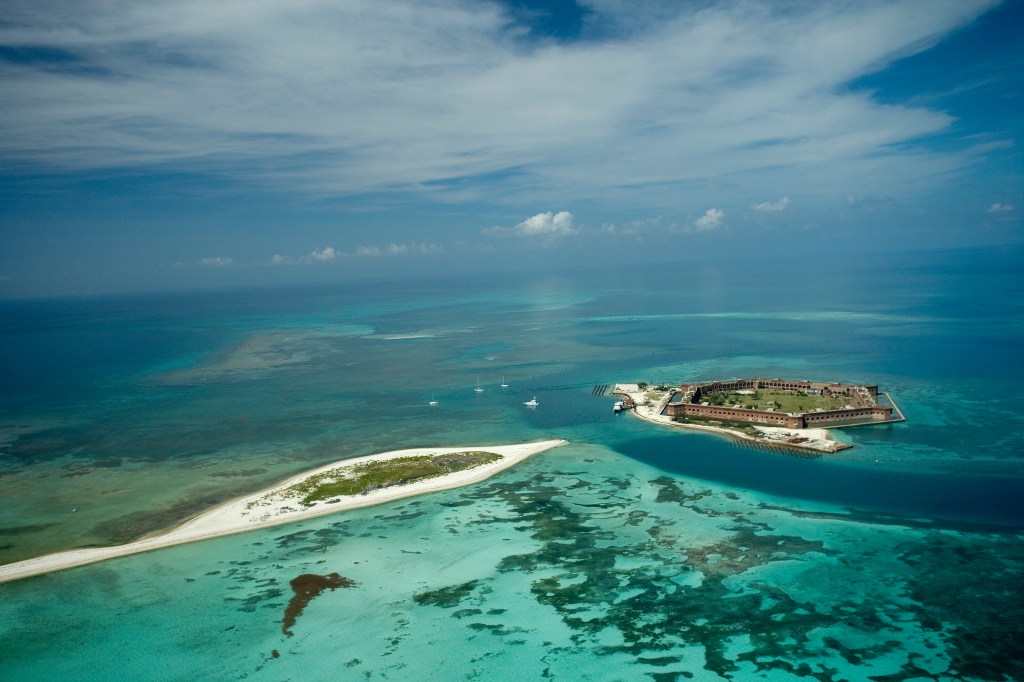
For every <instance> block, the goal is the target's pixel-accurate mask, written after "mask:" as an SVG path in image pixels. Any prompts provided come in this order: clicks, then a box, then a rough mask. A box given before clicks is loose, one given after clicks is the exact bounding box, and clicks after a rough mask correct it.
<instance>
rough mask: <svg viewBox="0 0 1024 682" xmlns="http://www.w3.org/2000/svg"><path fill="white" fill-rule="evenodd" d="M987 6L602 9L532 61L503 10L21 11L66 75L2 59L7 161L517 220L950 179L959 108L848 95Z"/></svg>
mask: <svg viewBox="0 0 1024 682" xmlns="http://www.w3.org/2000/svg"><path fill="white" fill-rule="evenodd" d="M994 2H995V0H978V1H965V0H946V1H943V2H933V3H928V9H927V11H922V3H921V2H919V1H917V0H866V1H865V2H858V3H742V2H740V3H734V2H721V3H678V4H674V3H666V4H664V5H662V6H660V7H659V9H658V10H657V11H656V12H655V11H654V10H651V11H650V12H649V13H648V14H645V15H644V16H642V17H635V18H634V19H633V20H631V21H630V22H629V23H628V24H623V23H621V22H623V21H625V19H624V17H625V16H626V15H623V14H622V12H621V8H622V7H623V4H622V3H617V2H610V1H606V0H591V2H590V9H591V10H592V12H593V14H592V15H591V19H592V20H593V22H594V23H595V24H596V25H609V26H616V27H618V26H620V25H621V26H622V27H623V30H621V31H612V35H613V36H614V37H613V38H608V39H603V40H587V41H581V42H576V43H573V42H565V43H559V44H551V43H549V42H544V43H542V44H538V45H529V44H525V43H524V42H523V41H522V40H521V33H520V32H519V31H520V29H519V28H517V27H516V26H515V23H514V22H513V21H510V17H509V16H508V15H507V14H505V13H503V11H502V9H501V4H500V3H483V2H420V1H414V0H392V1H390V2H379V1H378V0H349V1H348V2H345V3H338V2H335V1H334V0H305V1H304V2H302V3H298V4H296V3H273V2H261V3H252V2H243V1H242V0H233V1H226V0H190V1H188V2H165V3H152V2H146V3H125V2H95V1H88V0H85V1H83V2H76V3H60V7H61V11H60V12H44V11H40V10H39V9H38V5H37V3H36V2H31V1H29V0H23V1H18V0H12V1H11V2H8V3H6V4H5V6H4V22H3V23H2V24H0V44H3V45H6V46H9V47H11V48H12V49H19V48H23V47H25V48H30V49H33V50H50V51H52V52H53V53H55V54H67V55H70V56H72V57H73V58H71V59H68V60H66V61H65V62H57V61H54V60H35V61H32V60H28V61H24V62H21V61H8V62H6V63H5V64H4V69H3V72H2V76H0V78H2V80H0V92H2V93H3V100H4V106H3V107H2V108H0V162H2V163H4V165H5V166H6V167H11V166H12V165H14V166H20V165H22V164H27V165H28V167H31V168H33V169H40V170H43V171H45V170H47V169H58V170H75V171H77V170H91V169H104V168H131V167H147V168H149V167H153V166H156V165H159V166H160V167H161V168H168V169H172V170H182V171H186V172H200V173H203V172H208V173H214V174H222V175H226V176H230V177H233V178H234V177H238V176H242V177H248V178H253V177H255V178H256V179H257V180H259V181H264V182H269V183H273V185H274V186H275V188H290V189H292V190H294V191H303V192H315V193H323V194H328V195H331V196H337V195H354V194H362V193H373V192H390V193H396V192H397V193H403V192H404V193H418V192H429V193H430V194H431V196H436V197H438V198H441V199H444V200H451V201H467V200H480V199H481V198H483V199H488V200H494V201H508V202H510V203H512V202H515V203H517V204H522V203H523V202H524V201H531V202H553V201H558V200H562V199H563V198H564V197H571V198H573V199H588V200H592V199H601V200H604V201H607V202H609V203H614V204H616V205H621V203H622V201H623V200H624V199H628V200H630V201H632V202H633V205H634V206H647V205H650V204H651V202H652V201H653V200H658V199H661V200H667V199H668V198H669V197H675V198H677V199H679V198H682V199H683V200H686V201H694V200H696V198H697V197H699V196H700V193H701V192H702V187H701V183H703V182H705V181H707V179H709V178H726V177H728V178H729V179H730V181H734V182H736V183H743V182H745V183H748V185H747V186H746V187H738V188H737V189H738V191H748V193H749V194H751V195H754V194H755V192H756V188H757V187H759V186H762V181H763V179H764V177H765V176H766V175H767V174H771V177H773V178H776V179H779V180H780V184H781V182H782V181H785V182H786V183H788V186H800V187H802V188H805V190H806V191H811V190H813V189H814V188H817V187H822V188H825V189H831V188H835V187H840V186H844V184H845V186H850V185H851V184H852V183H853V182H854V181H855V180H860V181H863V179H865V178H868V179H870V183H871V184H869V185H865V184H864V182H862V183H861V185H860V186H861V187H862V188H863V189H862V191H863V192H864V193H870V192H871V191H873V190H874V188H875V187H876V186H877V187H879V188H885V187H891V186H894V185H899V186H907V185H906V182H909V181H914V182H917V183H919V184H922V183H923V184H928V183H932V184H935V183H940V182H948V181H949V178H951V177H955V173H951V172H950V171H955V170H956V169H957V168H962V167H965V166H966V164H967V162H968V161H969V159H968V158H967V157H966V155H965V154H966V153H949V154H940V153H937V152H927V151H923V150H922V148H921V147H920V146H917V145H907V144H904V143H906V142H908V141H911V140H916V139H919V138H921V137H922V136H925V135H928V134H933V133H936V132H939V131H941V130H943V129H944V128H946V127H948V126H949V125H950V124H951V122H952V118H951V117H950V116H949V115H947V114H945V113H943V112H942V111H939V110H932V109H928V108H926V107H925V106H923V105H922V104H919V103H918V104H914V105H904V106H897V105H891V104H886V103H882V102H880V101H876V100H874V99H873V95H872V93H871V92H870V91H868V90H866V89H863V90H851V89H850V88H849V87H848V84H849V83H850V82H851V81H853V80H854V79H856V78H858V77H860V76H863V75H865V74H869V73H872V72H875V71H877V70H879V69H881V68H884V66H885V65H886V64H888V63H890V62H892V61H894V60H896V59H898V58H901V57H905V56H907V55H909V54H913V53H915V52H918V51H920V50H923V49H926V48H927V47H929V46H931V45H933V44H934V43H935V42H937V41H938V40H939V39H940V38H941V37H942V36H945V35H948V34H949V33H951V32H952V31H954V30H956V29H957V28H959V27H962V26H964V25H966V24H967V23H969V22H970V21H971V20H973V19H974V18H975V17H976V16H977V15H979V14H980V13H982V12H983V11H985V10H986V9H988V8H989V7H991V6H993V4H994ZM632 14H634V15H636V14H640V13H639V12H636V11H633V12H632ZM655 14H656V15H657V16H656V17H655V16H654V15H655ZM653 18H656V21H655V20H653ZM602 22H604V23H603V24H602ZM978 153H982V152H978ZM608 159H615V163H608V162H607V161H608ZM510 169H515V172H509V171H510ZM680 188H685V191H686V192H689V195H688V196H686V197H680ZM523 229H524V230H527V229H529V228H528V227H524V228H523Z"/></svg>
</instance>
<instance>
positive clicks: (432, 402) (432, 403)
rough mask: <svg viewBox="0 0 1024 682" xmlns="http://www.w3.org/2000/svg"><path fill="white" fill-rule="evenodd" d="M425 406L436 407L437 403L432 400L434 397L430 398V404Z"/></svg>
mask: <svg viewBox="0 0 1024 682" xmlns="http://www.w3.org/2000/svg"><path fill="white" fill-rule="evenodd" d="M427 404H428V405H430V406H431V407H433V406H434V405H437V401H436V400H434V396H433V395H431V396H430V402H429V403H427Z"/></svg>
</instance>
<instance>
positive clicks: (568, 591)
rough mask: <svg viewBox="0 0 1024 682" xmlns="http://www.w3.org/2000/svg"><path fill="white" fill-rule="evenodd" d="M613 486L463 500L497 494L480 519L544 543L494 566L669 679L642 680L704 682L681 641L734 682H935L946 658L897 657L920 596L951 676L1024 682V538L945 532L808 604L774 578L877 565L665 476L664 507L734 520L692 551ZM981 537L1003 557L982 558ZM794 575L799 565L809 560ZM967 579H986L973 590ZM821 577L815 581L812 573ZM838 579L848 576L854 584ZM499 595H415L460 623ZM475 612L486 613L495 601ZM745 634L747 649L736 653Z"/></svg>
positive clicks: (604, 650)
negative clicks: (795, 681)
mask: <svg viewBox="0 0 1024 682" xmlns="http://www.w3.org/2000/svg"><path fill="white" fill-rule="evenodd" d="M610 483H612V481H609V480H600V481H595V482H592V483H585V479H582V478H580V477H579V476H578V475H576V474H574V475H573V478H572V482H571V483H570V484H569V485H570V486H571V488H572V490H574V491H575V490H581V491H582V492H583V493H584V494H587V493H591V494H593V495H595V496H596V497H597V499H603V500H606V502H605V503H603V504H599V505H596V506H595V505H594V504H593V503H592V502H590V501H589V500H586V501H583V500H576V499H574V495H573V494H568V493H567V487H566V486H565V485H564V478H562V477H558V476H544V475H536V476H533V477H531V478H530V479H528V480H519V481H515V482H509V483H501V482H492V483H490V484H489V485H486V486H482V487H479V488H476V489H474V490H473V491H471V492H470V491H467V492H466V493H464V494H463V497H464V499H479V500H483V499H490V500H493V499H495V498H498V499H502V500H503V501H504V502H505V503H506V504H507V505H508V510H509V511H508V512H507V513H501V514H499V515H487V516H482V517H480V518H477V519H475V520H473V521H470V522H469V524H471V525H487V524H511V525H513V526H514V527H515V528H516V529H517V530H518V531H520V532H523V533H525V534H527V535H528V536H529V537H530V538H532V539H533V540H534V541H536V542H537V543H538V544H539V547H537V548H536V549H535V550H533V551H529V552H525V553H521V554H513V555H508V556H505V557H504V558H502V559H501V560H500V561H499V562H498V564H497V567H496V568H497V570H498V571H499V572H517V573H524V574H536V577H535V578H534V579H533V581H532V583H531V585H530V592H531V594H532V595H533V597H534V599H535V600H536V601H537V602H538V603H539V604H542V605H544V606H545V607H547V608H550V609H553V610H554V611H555V612H556V613H557V614H558V615H559V617H560V619H561V620H562V622H563V623H564V624H565V625H567V626H568V627H569V628H571V629H572V631H573V634H572V640H573V642H574V644H575V645H576V646H579V647H588V648H592V649H594V651H595V653H597V654H599V655H600V654H609V655H614V654H627V655H630V656H633V657H635V661H636V663H637V664H638V665H645V666H650V667H654V668H660V669H661V670H659V671H648V672H646V673H643V675H644V676H646V677H649V678H653V679H666V680H667V679H686V678H689V677H692V672H691V671H686V670H679V669H678V668H679V667H685V666H684V664H685V662H686V661H685V660H684V659H681V658H679V655H678V651H679V647H680V646H698V647H700V648H701V649H702V650H703V652H704V667H705V668H706V669H707V670H709V671H711V672H713V673H715V674H717V675H720V676H722V677H725V678H733V679H738V676H739V675H740V673H741V672H743V671H744V670H745V671H747V672H750V673H754V671H756V674H757V675H758V676H764V675H771V674H772V673H773V672H774V673H783V674H788V675H793V676H798V677H802V678H807V679H816V680H821V681H822V682H825V681H831V680H835V679H841V678H842V677H843V672H842V669H841V666H844V665H853V666H862V665H868V664H871V663H872V662H875V661H882V662H883V663H882V665H883V666H886V665H888V666H889V667H890V669H891V670H892V673H893V674H892V675H890V676H889V677H888V678H887V679H906V678H907V677H917V676H920V677H922V678H925V679H932V678H936V677H935V674H928V673H926V672H925V670H926V669H928V668H933V667H934V666H935V662H934V661H933V662H925V661H923V660H921V658H920V655H919V654H916V653H911V654H910V655H909V659H908V660H907V661H906V662H905V663H904V664H903V665H902V669H900V667H899V665H898V664H897V667H896V668H892V667H891V666H892V664H891V663H889V664H886V663H884V662H885V661H889V660H892V659H893V658H894V657H898V655H899V652H900V651H902V650H903V649H904V646H905V643H904V638H905V636H906V633H905V631H904V625H903V623H905V621H906V620H907V613H908V610H911V609H912V607H908V604H907V603H906V602H905V601H903V600H902V599H899V600H893V599H891V595H892V594H893V593H900V592H902V593H904V594H905V593H907V592H909V593H910V595H911V596H912V597H913V599H915V600H916V601H918V602H920V603H921V606H920V607H919V608H918V610H917V613H916V614H915V615H916V616H917V617H916V618H915V621H916V627H918V628H920V630H921V631H922V632H924V633H925V634H926V635H928V636H930V637H935V638H938V641H947V642H949V644H950V647H951V648H950V651H951V652H953V662H952V664H951V665H950V668H949V671H948V672H946V673H941V674H939V677H941V676H942V675H947V676H948V675H949V674H952V675H954V676H957V675H964V676H969V677H971V678H974V679H980V680H997V679H999V680H1001V679H1004V677H1000V676H999V673H1004V674H1009V675H1010V676H1011V678H1012V679H1024V668H1022V665H1024V664H1022V663H1021V649H1020V647H1019V642H1020V641H1024V576H1022V575H1021V572H1022V570H1024V544H1022V543H1021V542H1020V538H1018V537H1016V536H1014V537H1012V538H1011V537H1008V536H1000V539H991V540H986V539H985V538H986V536H973V535H972V536H964V537H958V536H953V535H944V536H943V542H940V543H936V542H931V541H929V542H921V543H916V542H915V543H910V544H908V545H907V546H906V547H904V548H902V550H901V551H902V554H899V555H898V556H897V555H893V554H886V555H884V556H879V557H878V558H877V562H878V565H877V566H874V564H872V565H871V567H870V568H869V569H868V570H869V571H870V573H871V574H872V578H871V579H870V580H867V581H866V584H865V585H862V586H860V587H858V588H857V589H853V590H850V591H848V592H847V591H844V590H842V589H831V588H828V587H824V588H823V589H825V591H824V592H822V594H821V597H820V599H817V600H815V601H814V602H813V603H808V602H807V596H806V595H807V587H806V586H801V588H800V591H794V592H793V594H791V593H790V588H789V586H788V585H787V584H786V583H784V582H778V581H775V580H773V579H772V578H771V576H772V575H773V572H772V571H771V570H763V569H765V568H766V567H768V566H770V565H772V564H777V563H788V564H790V565H794V562H799V563H803V564H806V565H807V566H808V568H811V567H820V573H821V575H822V578H823V579H825V580H826V582H825V583H823V586H825V585H828V582H827V581H828V580H829V579H830V578H829V576H830V575H833V574H836V572H837V571H839V572H840V573H839V574H836V575H841V572H842V571H849V570H854V569H851V568H850V567H851V566H856V567H857V568H856V571H857V572H859V571H861V570H864V569H862V568H861V564H860V562H861V561H872V560H871V559H870V558H869V555H859V554H858V555H856V556H852V557H851V556H848V555H847V554H845V553H844V552H841V551H839V550H838V549H836V548H834V547H831V546H829V545H828V544H826V542H824V541H823V540H819V539H807V538H804V537H801V536H799V535H794V534H792V533H779V532H776V531H774V530H773V529H772V528H771V527H770V526H769V525H767V524H766V523H764V522H761V521H758V522H755V521H754V520H752V519H750V518H749V517H748V514H750V510H749V509H747V510H744V509H742V508H741V509H737V510H735V511H726V510H722V509H721V508H717V505H712V504H711V502H712V501H713V500H715V499H717V497H716V495H715V494H714V493H712V492H711V491H710V490H708V489H707V488H705V487H704V486H702V485H700V484H694V483H690V482H687V481H684V480H679V479H674V478H672V477H669V476H663V477H659V478H657V479H654V480H653V481H650V482H649V483H650V485H651V486H652V489H653V491H654V492H655V494H656V498H655V499H656V501H657V502H658V503H661V504H668V505H672V506H676V505H678V506H680V507H684V508H686V509H688V510H690V511H691V512H693V513H696V514H698V515H700V516H704V517H712V518H719V519H724V520H725V521H726V522H727V523H728V524H729V525H728V526H727V527H726V528H722V531H723V532H724V535H722V534H717V535H715V536H714V538H713V539H708V540H707V541H704V542H703V543H701V542H700V541H694V540H686V541H681V540H680V538H681V537H692V536H691V535H690V534H687V533H681V532H680V531H681V530H682V529H681V528H680V527H679V525H678V524H680V521H679V520H678V518H677V515H676V514H674V513H672V514H666V515H665V516H659V515H656V514H653V513H651V512H650V511H643V510H638V509H636V508H634V507H633V505H632V502H631V499H627V495H628V492H627V491H629V490H630V489H629V488H628V487H627V486H626V485H625V481H621V482H620V483H622V485H612V486H611V489H612V490H615V491H617V493H616V495H611V496H609V495H607V491H608V490H609V485H610ZM584 484H585V485H584ZM633 485H634V486H635V485H637V482H636V481H635V480H634V481H633ZM588 486H589V488H590V489H589V490H587V489H586V487H588ZM619 491H621V493H622V494H623V496H622V497H620V496H619ZM711 507H716V508H711ZM778 511H789V510H778ZM794 511H796V510H794ZM798 518H799V516H798ZM612 519H615V521H612ZM823 520H831V519H830V518H828V517H826V518H825V519H823ZM843 520H851V519H848V518H846V519H843ZM716 524H718V525H719V528H721V525H720V523H719V522H716ZM886 525H897V524H894V523H893V524H886ZM901 525H902V524H901ZM623 528H633V529H635V531H633V533H632V535H629V534H625V535H624V534H623V533H622V532H621V531H620V530H616V529H623ZM628 537H631V538H632V539H631V540H629V539H626V538H628ZM978 542H980V543H981V545H982V546H986V545H989V546H991V548H992V550H993V551H992V552H984V551H983V552H981V553H980V554H979V553H978V550H977V548H978V544H977V543H978ZM1015 543H1016V544H1015ZM870 556H874V555H873V554H872V555H870ZM899 559H902V562H903V564H904V565H906V566H909V567H910V569H909V570H906V571H899V570H898V567H897V566H895V565H894V564H893V562H897V563H898V562H899ZM851 562H853V563H852V564H851ZM936 567H942V568H936ZM794 568H795V570H797V571H799V570H801V569H800V568H799V565H798V564H796V565H794ZM893 569H896V570H893ZM876 571H877V575H874V574H875V573H876ZM784 574H785V573H784ZM798 575H799V573H798ZM965 575H970V576H974V578H971V579H967V580H965V579H964V576H965ZM808 579H809V580H814V579H815V578H814V574H813V573H812V574H809V575H808ZM831 579H832V580H836V581H839V584H841V582H842V578H841V577H832V578H831ZM487 589H488V588H487V583H486V579H481V580H472V581H468V582H465V583H461V584H459V585H453V586H448V587H444V588H441V589H438V590H432V591H429V592H423V593H420V594H417V595H416V596H415V601H416V602H417V603H418V604H421V605H434V606H441V607H444V608H454V607H456V606H459V605H462V606H463V608H462V609H461V610H458V611H455V612H454V613H453V615H454V616H455V617H456V618H459V619H462V618H464V617H465V616H469V615H475V614H476V613H477V611H478V610H477V609H476V608H465V601H466V600H467V599H468V598H469V597H470V596H471V595H472V594H474V592H475V591H476V592H477V593H479V594H481V595H483V594H484V593H485V592H486V591H487ZM864 590H867V591H866V592H865V591H864ZM474 606H479V607H481V608H483V610H485V611H486V605H485V604H484V603H481V602H474ZM470 620H471V619H470ZM944 624H945V626H947V630H944V629H943V628H944ZM950 624H953V628H952V629H948V626H949V625H950ZM466 627H467V628H469V629H471V630H473V631H476V632H483V631H486V632H489V633H491V634H492V635H495V636H502V637H504V636H505V635H507V634H508V633H510V632H511V631H510V630H506V629H505V628H503V627H501V626H498V625H494V624H489V623H480V622H469V621H468V620H467V622H466ZM851 630H852V631H853V632H857V633H861V634H862V635H863V637H862V638H860V639H861V641H863V642H865V643H863V644H856V645H855V644H851V641H857V640H845V639H844V640H841V639H839V638H837V637H833V636H831V635H825V636H824V639H822V633H823V632H826V631H835V632H844V631H851ZM608 632H616V633H617V638H618V640H619V641H617V642H615V643H614V644H609V643H608V636H607V633H608ZM1001 633H1002V634H1005V633H1012V636H1011V637H1009V638H1007V637H1005V636H1001ZM737 638H741V640H742V641H745V642H746V643H747V644H746V645H745V646H741V647H739V649H737V647H736V643H737ZM926 641H933V640H926ZM823 642H824V644H825V646H826V649H825V650H822V648H821V645H822V643H823ZM868 642H869V643H868ZM926 648H927V645H926ZM939 660H940V661H941V659H939ZM883 676H884V675H883ZM901 676H902V677H901ZM880 679H881V678H880Z"/></svg>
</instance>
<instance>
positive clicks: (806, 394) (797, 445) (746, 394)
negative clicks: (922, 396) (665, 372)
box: [612, 377, 905, 457]
mask: <svg viewBox="0 0 1024 682" xmlns="http://www.w3.org/2000/svg"><path fill="white" fill-rule="evenodd" d="M612 393H614V394H615V395H617V396H619V397H620V398H622V400H621V401H620V402H618V403H616V411H618V410H620V409H628V410H631V411H632V412H633V413H634V414H636V415H637V416H638V417H640V418H642V419H646V420H648V421H652V422H655V423H659V424H666V425H670V426H679V427H684V428H691V429H698V430H707V431H713V432H717V433H721V434H723V435H727V436H729V437H731V438H734V439H736V440H737V442H739V443H741V444H748V445H752V446H754V447H759V448H763V449H769V450H775V451H780V452H786V453H789V454H802V455H804V456H811V457H817V456H820V455H821V454H822V453H826V452H837V451H839V450H843V449H846V448H849V447H852V446H851V445H849V444H848V443H841V442H839V441H836V440H833V439H832V438H831V435H830V433H829V431H828V429H830V428H838V427H850V426H864V425H875V424H885V423H892V422H902V421H905V418H904V416H903V413H902V412H901V411H900V409H899V407H897V405H896V403H895V401H893V399H892V397H891V396H890V395H889V394H888V393H885V392H880V391H879V390H878V386H877V385H875V384H844V383H838V382H816V381H797V380H792V379H766V378H763V377H755V378H751V379H729V380H728V381H707V382H701V383H684V384H679V385H673V386H665V385H662V386H649V385H648V384H646V383H636V384H616V385H615V386H614V388H613V389H612Z"/></svg>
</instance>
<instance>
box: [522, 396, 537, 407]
mask: <svg viewBox="0 0 1024 682" xmlns="http://www.w3.org/2000/svg"><path fill="white" fill-rule="evenodd" d="M523 405H526V406H527V407H537V406H538V405H540V403H538V402H537V396H533V400H527V401H526V402H525V403H523Z"/></svg>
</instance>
